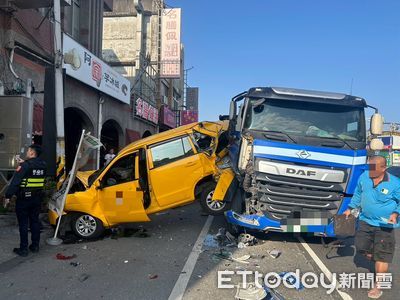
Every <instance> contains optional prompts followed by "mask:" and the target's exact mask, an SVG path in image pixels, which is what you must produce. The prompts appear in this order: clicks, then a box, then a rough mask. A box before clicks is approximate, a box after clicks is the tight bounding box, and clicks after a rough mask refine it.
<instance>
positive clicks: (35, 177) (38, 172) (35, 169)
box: [20, 161, 46, 190]
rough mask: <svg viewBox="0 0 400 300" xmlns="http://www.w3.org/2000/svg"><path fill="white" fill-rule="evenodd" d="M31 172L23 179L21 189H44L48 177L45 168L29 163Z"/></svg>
mask: <svg viewBox="0 0 400 300" xmlns="http://www.w3.org/2000/svg"><path fill="white" fill-rule="evenodd" d="M27 162H28V165H29V171H28V172H27V174H26V175H25V176H24V178H22V180H21V183H20V188H21V189H29V190H31V189H43V187H44V181H45V176H46V171H45V169H44V167H43V166H38V165H37V164H32V163H29V161H27Z"/></svg>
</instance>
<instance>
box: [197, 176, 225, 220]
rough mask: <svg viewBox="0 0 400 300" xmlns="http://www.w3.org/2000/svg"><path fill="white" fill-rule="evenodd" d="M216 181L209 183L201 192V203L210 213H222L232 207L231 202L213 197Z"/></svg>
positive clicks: (215, 214) (214, 214)
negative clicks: (216, 199)
mask: <svg viewBox="0 0 400 300" xmlns="http://www.w3.org/2000/svg"><path fill="white" fill-rule="evenodd" d="M215 186H216V185H215V183H208V184H207V185H206V186H205V187H204V188H203V191H202V192H201V195H200V204H201V206H202V207H203V210H204V211H205V212H206V213H208V214H209V215H213V216H217V215H222V214H223V213H224V211H226V210H228V209H229V208H230V203H227V202H225V201H215V200H213V199H212V197H213V195H214V190H215Z"/></svg>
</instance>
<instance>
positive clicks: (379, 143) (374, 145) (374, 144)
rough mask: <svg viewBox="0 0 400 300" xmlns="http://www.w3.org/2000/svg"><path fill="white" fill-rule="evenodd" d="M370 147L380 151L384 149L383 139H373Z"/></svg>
mask: <svg viewBox="0 0 400 300" xmlns="http://www.w3.org/2000/svg"><path fill="white" fill-rule="evenodd" d="M369 147H370V149H371V150H374V151H378V150H382V149H383V147H384V144H383V141H382V140H381V139H378V138H375V139H372V140H371V142H370V144H369Z"/></svg>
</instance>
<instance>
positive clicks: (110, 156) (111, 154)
mask: <svg viewBox="0 0 400 300" xmlns="http://www.w3.org/2000/svg"><path fill="white" fill-rule="evenodd" d="M114 157H115V154H114V149H113V148H111V149H110V150H109V151H108V153H107V154H106V155H105V156H104V159H105V162H104V165H105V166H106V165H108V164H109V163H110V161H112V159H113V158H114Z"/></svg>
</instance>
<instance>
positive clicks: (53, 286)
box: [0, 203, 398, 299]
mask: <svg viewBox="0 0 400 300" xmlns="http://www.w3.org/2000/svg"><path fill="white" fill-rule="evenodd" d="M207 220H209V219H208V217H207V216H204V215H202V212H201V208H200V206H199V204H198V203H194V204H192V205H189V206H185V207H180V208H177V209H173V210H170V211H168V212H166V213H161V214H159V215H156V216H154V217H152V221H151V222H149V223H143V224H134V227H136V228H137V227H138V226H142V227H143V228H145V229H146V232H147V233H148V234H149V235H150V236H149V237H146V238H140V237H133V236H131V237H118V238H117V239H113V238H111V236H110V235H108V236H106V237H105V238H103V239H101V240H98V241H93V242H83V243H77V244H67V245H66V244H63V245H60V246H56V247H54V246H53V247H51V246H47V245H43V246H42V248H41V251H40V253H39V254H35V255H30V256H29V257H27V258H19V257H15V256H14V255H13V254H12V253H10V250H11V249H9V248H8V247H10V248H12V247H14V246H15V245H14V243H12V242H11V241H10V242H7V243H9V244H8V245H7V247H5V246H4V247H3V245H2V246H1V251H2V252H3V251H6V250H7V255H8V258H7V259H6V256H2V257H3V259H2V262H1V263H0V277H1V280H0V298H1V299H55V298H62V299H75V298H82V297H85V298H92V299H168V298H169V297H170V295H171V292H172V291H173V290H174V287H175V286H176V285H177V282H178V283H180V278H182V277H185V276H181V275H182V274H184V273H186V272H187V271H188V270H189V269H190V268H189V269H188V265H189V267H190V266H191V265H192V266H193V268H192V269H191V272H192V273H191V274H190V276H186V277H187V279H188V281H187V285H186V286H185V285H183V289H182V295H183V299H218V298H219V299H233V298H234V296H235V294H236V288H233V289H218V288H217V271H218V270H232V271H235V272H236V271H240V270H247V271H258V272H260V273H263V274H266V273H268V272H282V271H295V270H296V269H299V270H300V271H301V273H302V274H303V273H305V272H308V271H312V272H314V273H316V274H320V273H321V271H320V269H319V266H318V265H317V264H316V263H315V261H314V260H313V259H312V257H311V256H310V254H309V253H308V252H307V251H306V250H305V249H304V247H303V246H302V245H301V244H300V243H299V241H298V240H297V239H296V238H295V237H293V236H292V235H285V234H278V233H269V234H258V235H257V237H258V238H259V240H260V243H259V244H258V245H256V246H251V247H247V248H244V249H238V248H237V247H231V248H226V250H227V251H229V252H231V253H232V255H233V257H240V256H243V255H250V256H251V258H250V259H249V260H248V262H249V264H243V263H238V262H232V261H228V260H218V259H216V258H215V256H214V254H215V253H218V252H219V247H218V246H217V244H216V243H215V242H213V235H215V234H216V233H217V232H218V228H220V227H223V226H225V220H224V218H223V217H215V218H213V220H212V222H211V223H210V228H209V230H207V232H205V240H206V242H205V243H203V240H202V241H201V245H200V249H197V248H196V247H194V245H195V244H196V242H197V241H198V240H199V234H200V233H201V232H202V230H203V229H204V224H206V222H207ZM11 227H12V229H11V230H14V231H15V230H16V227H15V226H14V227H13V226H11ZM207 229H208V228H207ZM1 232H3V230H1ZM9 232H10V231H9ZM16 233H17V231H15V234H14V239H17V238H18V235H17V234H16ZM50 233H51V232H50V231H47V234H50ZM0 237H1V239H2V243H1V244H3V241H6V239H4V238H5V236H4V235H0ZM306 241H307V243H308V245H310V247H311V248H312V249H313V250H314V251H315V253H317V255H318V257H319V258H320V259H321V260H322V261H323V263H324V264H325V265H326V266H327V267H328V269H329V270H330V271H331V272H343V271H346V272H355V271H356V270H358V269H356V268H355V266H354V263H353V262H352V258H350V256H340V257H337V258H334V259H330V260H327V259H326V258H325V254H326V250H325V249H324V248H323V247H322V245H321V244H320V242H319V240H317V239H313V238H309V239H307V238H306ZM349 242H350V241H349ZM6 248H7V249H6ZM5 249H6V250H5ZM272 249H279V250H280V251H282V254H281V256H280V257H278V258H276V259H274V258H272V257H270V256H269V255H268V254H267V251H268V250H272ZM340 251H343V249H341V250H340ZM340 251H339V252H340ZM194 252H197V254H196V253H195V254H196V255H193V253H194ZM57 253H62V254H64V255H73V254H75V255H76V258H74V259H72V260H57V259H56V254H57ZM339 254H340V253H339ZM189 257H191V258H193V257H196V260H195V261H194V262H192V263H187V262H188V258H189ZM396 258H398V251H397V254H396ZM71 262H72V263H75V266H74V265H71ZM184 267H185V268H184ZM395 267H396V268H397V265H395ZM359 270H363V269H359ZM396 274H397V273H396ZM395 276H397V275H395ZM232 278H233V279H232V283H234V284H238V283H239V282H240V277H239V276H237V275H236V276H233V277H232ZM395 278H396V279H397V278H398V276H397V277H395ZM178 285H179V284H178ZM277 290H278V291H279V292H280V293H281V294H282V295H283V296H284V297H285V299H321V298H322V299H342V297H341V296H340V295H339V294H338V293H337V292H334V293H332V294H331V295H328V294H327V293H326V290H325V289H324V288H322V287H319V288H315V289H303V290H301V291H297V290H295V289H288V288H286V287H284V286H281V287H279V288H278V289H277ZM396 291H398V288H397V286H396V290H395V291H392V292H390V293H396ZM345 292H346V293H348V294H349V295H351V296H352V297H353V298H354V299H365V295H366V292H364V291H355V292H354V291H345ZM390 293H385V294H384V297H383V298H382V299H389V295H391V294H390Z"/></svg>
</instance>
